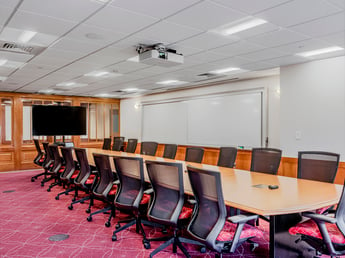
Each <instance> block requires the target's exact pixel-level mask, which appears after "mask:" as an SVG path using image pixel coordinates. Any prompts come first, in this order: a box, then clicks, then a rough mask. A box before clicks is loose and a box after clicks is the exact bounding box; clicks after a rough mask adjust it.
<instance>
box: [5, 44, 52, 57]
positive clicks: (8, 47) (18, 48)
mask: <svg viewBox="0 0 345 258" xmlns="http://www.w3.org/2000/svg"><path fill="white" fill-rule="evenodd" d="M45 49H46V48H45V47H40V46H29V45H24V44H18V43H15V42H10V41H3V40H0V51H7V52H13V53H20V54H27V55H34V56H36V55H38V54H39V53H41V52H42V51H43V50H45Z"/></svg>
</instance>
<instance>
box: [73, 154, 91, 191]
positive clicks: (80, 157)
mask: <svg viewBox="0 0 345 258" xmlns="http://www.w3.org/2000/svg"><path fill="white" fill-rule="evenodd" d="M74 152H75V155H76V157H77V161H78V164H79V169H80V172H79V174H78V176H77V177H76V178H75V179H74V183H75V184H76V185H82V186H84V187H85V182H86V180H87V179H88V178H89V177H90V175H91V168H90V165H89V161H88V159H87V154H86V150H85V149H81V148H74Z"/></svg>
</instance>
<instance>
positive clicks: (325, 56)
mask: <svg viewBox="0 0 345 258" xmlns="http://www.w3.org/2000/svg"><path fill="white" fill-rule="evenodd" d="M336 56H345V50H339V51H336V52H330V53H326V54H322V55H316V56H309V57H306V59H308V60H310V61H312V60H319V59H326V58H332V57H336Z"/></svg>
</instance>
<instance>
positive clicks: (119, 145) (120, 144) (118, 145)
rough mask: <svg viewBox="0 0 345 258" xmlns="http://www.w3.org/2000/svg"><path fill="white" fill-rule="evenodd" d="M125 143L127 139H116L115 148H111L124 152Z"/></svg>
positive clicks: (120, 137)
mask: <svg viewBox="0 0 345 258" xmlns="http://www.w3.org/2000/svg"><path fill="white" fill-rule="evenodd" d="M124 142H125V137H122V136H119V137H114V139H113V147H112V148H111V150H113V151H123V146H124Z"/></svg>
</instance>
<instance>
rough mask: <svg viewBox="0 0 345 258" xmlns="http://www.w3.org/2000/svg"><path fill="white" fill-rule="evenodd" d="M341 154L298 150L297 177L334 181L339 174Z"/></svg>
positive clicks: (327, 181)
mask: <svg viewBox="0 0 345 258" xmlns="http://www.w3.org/2000/svg"><path fill="white" fill-rule="evenodd" d="M339 157H340V155H339V154H337V153H331V152H323V151H300V152H298V170H297V177H298V178H303V179H308V180H315V181H321V182H326V183H333V182H334V179H335V176H336V174H337V170H338V165H339Z"/></svg>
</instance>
